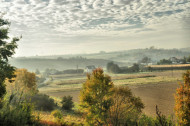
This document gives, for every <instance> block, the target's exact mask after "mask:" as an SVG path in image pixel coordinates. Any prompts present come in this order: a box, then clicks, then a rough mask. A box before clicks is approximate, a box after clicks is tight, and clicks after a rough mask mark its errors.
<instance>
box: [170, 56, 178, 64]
mask: <svg viewBox="0 0 190 126" xmlns="http://www.w3.org/2000/svg"><path fill="white" fill-rule="evenodd" d="M169 60H170V61H172V63H173V64H177V63H179V59H178V58H176V57H170V59H169Z"/></svg>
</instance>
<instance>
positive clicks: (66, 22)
mask: <svg viewBox="0 0 190 126" xmlns="http://www.w3.org/2000/svg"><path fill="white" fill-rule="evenodd" d="M0 12H1V15H2V14H3V15H4V16H3V18H5V19H8V20H9V21H10V22H11V26H10V36H20V35H22V39H21V40H20V41H19V42H18V45H19V47H18V49H17V50H16V55H15V56H35V55H61V54H77V53H96V52H99V51H107V52H108V51H119V50H128V49H135V48H147V47H150V46H155V47H157V48H184V47H190V0H0Z"/></svg>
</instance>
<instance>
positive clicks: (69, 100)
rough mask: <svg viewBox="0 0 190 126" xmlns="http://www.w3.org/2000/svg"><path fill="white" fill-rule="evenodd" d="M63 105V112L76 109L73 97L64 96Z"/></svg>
mask: <svg viewBox="0 0 190 126" xmlns="http://www.w3.org/2000/svg"><path fill="white" fill-rule="evenodd" d="M61 103H62V109H63V110H72V108H73V107H74V103H73V97H71V96H64V97H63V98H62V101H61Z"/></svg>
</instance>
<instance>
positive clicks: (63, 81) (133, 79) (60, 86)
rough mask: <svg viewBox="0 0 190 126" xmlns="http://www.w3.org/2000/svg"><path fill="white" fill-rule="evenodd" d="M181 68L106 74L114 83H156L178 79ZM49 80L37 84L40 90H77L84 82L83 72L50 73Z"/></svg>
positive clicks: (181, 71)
mask: <svg viewBox="0 0 190 126" xmlns="http://www.w3.org/2000/svg"><path fill="white" fill-rule="evenodd" d="M182 73H184V71H183V70H179V71H163V72H142V73H133V74H108V75H110V76H111V78H112V80H113V83H114V84H115V85H119V86H120V85H143V84H157V83H163V82H177V81H180V80H181V79H182V78H181V75H182ZM49 78H51V79H50V80H49V81H47V82H46V83H45V84H43V85H42V86H39V91H41V92H47V91H48V92H57V91H68V90H79V89H80V88H81V87H82V83H84V82H85V79H86V75H85V74H73V75H67V74H66V75H64V74H63V75H52V76H50V77H49Z"/></svg>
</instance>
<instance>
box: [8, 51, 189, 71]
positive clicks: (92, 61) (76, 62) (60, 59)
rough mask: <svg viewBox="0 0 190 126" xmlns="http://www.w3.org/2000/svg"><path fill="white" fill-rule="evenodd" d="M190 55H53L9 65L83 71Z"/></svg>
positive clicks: (26, 59) (162, 52) (109, 53)
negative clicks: (112, 63)
mask: <svg viewBox="0 0 190 126" xmlns="http://www.w3.org/2000/svg"><path fill="white" fill-rule="evenodd" d="M189 55H190V48H183V49H156V48H146V49H132V50H125V51H117V52H100V53H94V54H75V55H53V56H33V57H22V58H21V57H20V58H12V59H11V60H10V63H11V64H12V65H14V66H16V67H18V68H27V69H29V70H31V71H35V70H36V69H39V70H42V71H43V70H45V69H46V68H54V69H58V70H65V69H76V68H77V66H78V68H82V69H84V68H85V67H86V66H88V65H95V66H96V67H98V66H100V67H106V64H107V63H108V62H110V61H114V62H115V63H117V64H118V65H120V66H126V65H131V64H133V63H136V62H138V61H139V60H141V59H142V58H143V57H145V56H147V57H149V58H151V60H152V62H153V63H156V62H157V61H159V60H160V59H164V58H165V59H168V58H170V57H177V58H183V57H184V56H189Z"/></svg>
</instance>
